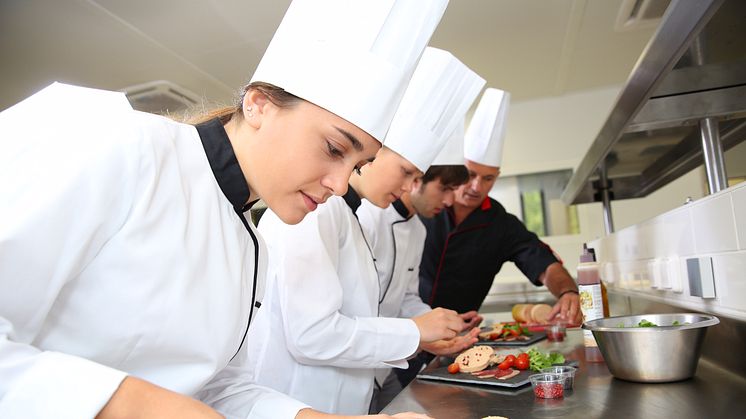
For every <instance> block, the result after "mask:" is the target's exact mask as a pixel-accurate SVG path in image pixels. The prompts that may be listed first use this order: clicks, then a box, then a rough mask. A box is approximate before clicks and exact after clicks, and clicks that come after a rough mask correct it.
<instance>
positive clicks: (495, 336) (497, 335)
mask: <svg viewBox="0 0 746 419" xmlns="http://www.w3.org/2000/svg"><path fill="white" fill-rule="evenodd" d="M498 338H500V335H499V334H497V333H490V336H489V339H490V340H497V339H498Z"/></svg>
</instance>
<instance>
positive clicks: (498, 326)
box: [479, 323, 533, 342]
mask: <svg viewBox="0 0 746 419" xmlns="http://www.w3.org/2000/svg"><path fill="white" fill-rule="evenodd" d="M531 336H533V335H532V334H531V332H529V331H528V329H526V328H525V327H521V326H520V325H517V324H510V323H495V324H493V325H492V327H491V328H489V327H486V328H483V329H482V332H481V333H480V334H479V340H481V341H499V342H512V341H514V340H518V341H527V340H530V339H531Z"/></svg>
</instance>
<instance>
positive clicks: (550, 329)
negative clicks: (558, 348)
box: [544, 323, 567, 342]
mask: <svg viewBox="0 0 746 419" xmlns="http://www.w3.org/2000/svg"><path fill="white" fill-rule="evenodd" d="M544 332H546V334H547V340H548V341H550V342H562V341H564V340H565V335H566V333H567V332H566V328H565V324H564V323H552V324H550V325H547V326H546V327H545V328H544Z"/></svg>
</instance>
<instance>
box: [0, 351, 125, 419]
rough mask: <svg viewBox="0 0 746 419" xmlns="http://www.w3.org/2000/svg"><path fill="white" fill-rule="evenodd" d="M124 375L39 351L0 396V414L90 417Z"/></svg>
mask: <svg viewBox="0 0 746 419" xmlns="http://www.w3.org/2000/svg"><path fill="white" fill-rule="evenodd" d="M126 376H127V374H126V373H124V372H123V371H119V370H115V369H113V368H110V367H107V366H104V365H101V364H97V363H95V362H92V361H89V360H86V359H83V358H79V357H75V356H71V355H66V354H61V353H56V352H43V353H41V354H39V355H38V356H37V357H36V360H35V362H34V364H33V366H32V367H31V368H29V369H28V370H27V371H26V372H25V373H24V374H23V375H22V376H21V377H20V378H19V379H18V381H17V382H16V383H15V384H14V385H13V387H12V388H10V390H9V391H8V392H7V393H6V394H5V396H4V397H3V398H2V400H0V417H2V418H6V419H10V418H34V417H39V418H41V417H54V418H59V419H67V418H71V419H72V418H85V417H90V418H92V417H95V416H96V415H97V414H98V412H99V411H101V409H103V407H104V406H105V405H106V403H107V402H108V401H109V399H110V398H111V396H112V395H113V394H114V392H115V391H116V390H117V389H118V388H119V384H121V382H122V380H124V378H125V377H126Z"/></svg>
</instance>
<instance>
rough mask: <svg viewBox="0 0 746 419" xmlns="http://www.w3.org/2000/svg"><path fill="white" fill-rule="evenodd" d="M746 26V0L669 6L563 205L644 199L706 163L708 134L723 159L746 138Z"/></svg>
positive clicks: (700, 0) (702, 0)
mask: <svg viewBox="0 0 746 419" xmlns="http://www.w3.org/2000/svg"><path fill="white" fill-rule="evenodd" d="M744 22H746V1H742V0H696V1H690V0H679V1H673V2H671V4H670V5H669V7H668V9H667V10H666V13H665V15H664V16H663V19H662V20H661V24H660V26H659V28H658V30H657V32H656V33H655V35H654V36H653V38H652V39H651V41H650V42H649V44H648V45H647V47H646V48H645V50H644V52H643V54H642V55H641V57H640V59H639V60H638V62H637V64H636V66H635V68H634V69H633V70H632V73H631V74H630V76H629V78H628V80H627V83H626V85H625V87H624V88H623V89H622V91H621V93H620V94H619V96H618V98H617V101H616V104H615V105H614V108H613V109H612V111H611V114H610V115H609V117H608V119H607V120H606V122H605V123H604V125H603V127H602V128H601V131H600V132H599V134H598V136H597V137H596V139H595V141H594V142H593V144H592V145H591V147H590V149H589V150H588V152H587V154H586V155H585V157H584V159H583V160H582V162H581V164H580V165H579V166H578V168H577V170H576V171H575V173H574V174H573V177H572V178H571V179H570V182H569V183H568V185H567V187H566V188H565V191H564V193H563V195H562V199H563V201H564V202H565V203H567V204H580V203H588V202H596V201H601V202H603V201H604V198H607V200H610V199H626V198H638V197H643V196H646V195H648V194H649V193H651V192H653V191H655V190H657V189H658V188H660V187H662V186H664V185H666V184H667V183H669V182H671V181H672V180H674V179H676V178H677V177H679V176H681V175H683V174H685V173H687V172H689V171H691V170H692V169H694V168H696V167H698V166H700V165H702V164H703V162H706V160H707V158H708V153H709V151H711V150H708V149H707V147H706V146H705V147H704V148H703V141H704V139H706V138H707V137H708V136H709V138H710V140H712V141H711V142H712V143H714V146H715V147H716V148H717V147H721V149H720V150H718V149H715V150H714V152H713V153H714V155H715V157H714V158H717V152H718V151H720V153H721V157H720V158H721V160H722V150H727V149H729V148H731V147H733V146H735V145H736V144H738V143H739V142H741V141H743V140H744V139H746V24H744ZM718 137H719V139H718ZM703 150H704V151H703ZM707 163H708V176H709V175H710V173H709V165H710V162H709V161H708V162H707ZM715 166H717V161H716V162H715ZM721 166H722V164H721ZM713 176H714V174H713ZM607 205H608V204H607ZM607 230H608V229H607Z"/></svg>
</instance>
